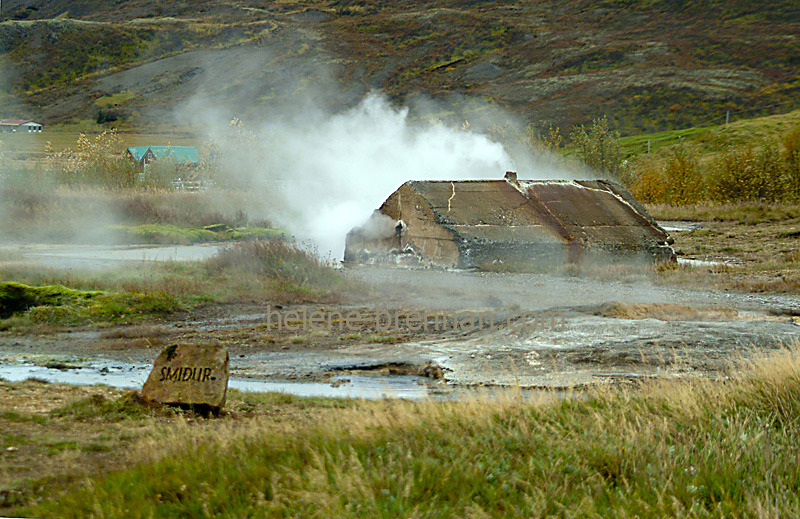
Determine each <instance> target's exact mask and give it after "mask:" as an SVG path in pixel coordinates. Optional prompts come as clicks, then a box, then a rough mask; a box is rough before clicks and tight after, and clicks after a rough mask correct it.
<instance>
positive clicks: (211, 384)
mask: <svg viewBox="0 0 800 519" xmlns="http://www.w3.org/2000/svg"><path fill="white" fill-rule="evenodd" d="M228 361H229V356H228V349H227V348H226V347H224V346H222V345H219V344H183V345H180V346H178V345H174V344H173V345H170V346H167V347H166V348H164V350H163V351H162V352H161V353H160V354H159V355H158V357H157V358H156V360H155V362H154V364H153V371H151V372H150V376H149V377H147V381H146V382H145V383H144V387H142V398H144V399H145V400H150V401H154V402H161V403H163V404H175V405H181V406H188V407H192V408H195V409H198V410H208V411H211V412H213V413H214V414H216V413H219V411H220V410H221V409H222V407H223V406H224V405H225V394H226V393H227V391H228Z"/></svg>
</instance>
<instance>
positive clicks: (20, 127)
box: [0, 119, 42, 133]
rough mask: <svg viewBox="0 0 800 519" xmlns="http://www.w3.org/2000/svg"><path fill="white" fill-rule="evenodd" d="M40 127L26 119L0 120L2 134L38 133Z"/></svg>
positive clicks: (40, 129)
mask: <svg viewBox="0 0 800 519" xmlns="http://www.w3.org/2000/svg"><path fill="white" fill-rule="evenodd" d="M41 131H42V125H41V124H39V123H37V122H34V121H31V120H28V119H0V132H2V133H11V132H16V133H39V132H41Z"/></svg>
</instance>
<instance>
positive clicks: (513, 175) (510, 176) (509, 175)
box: [503, 171, 517, 184]
mask: <svg viewBox="0 0 800 519" xmlns="http://www.w3.org/2000/svg"><path fill="white" fill-rule="evenodd" d="M503 178H504V179H505V181H506V182H512V183H514V184H516V183H517V172H516V171H506V176H505V177H503Z"/></svg>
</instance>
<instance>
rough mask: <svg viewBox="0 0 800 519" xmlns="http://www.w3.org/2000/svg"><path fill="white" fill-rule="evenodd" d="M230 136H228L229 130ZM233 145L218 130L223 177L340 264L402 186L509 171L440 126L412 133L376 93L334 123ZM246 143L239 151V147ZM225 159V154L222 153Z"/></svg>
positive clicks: (483, 140) (262, 132) (269, 124)
mask: <svg viewBox="0 0 800 519" xmlns="http://www.w3.org/2000/svg"><path fill="white" fill-rule="evenodd" d="M228 130H230V129H228ZM243 134H244V135H242V136H240V137H239V139H238V140H239V142H238V143H237V142H231V141H230V140H229V137H226V135H227V136H229V135H230V131H228V132H226V131H224V129H222V128H218V129H216V130H214V131H213V132H212V138H214V139H215V140H216V141H217V142H222V143H224V144H222V145H221V148H222V150H223V153H222V161H221V163H222V164H223V166H224V168H225V171H226V174H228V175H230V176H231V177H234V178H236V179H237V182H238V183H239V184H240V185H245V186H247V187H249V188H250V189H251V190H253V192H254V193H256V197H257V198H259V199H260V200H261V201H262V206H261V210H262V211H263V214H265V215H268V216H269V217H270V218H271V219H272V220H273V221H274V222H276V223H277V224H279V225H280V226H282V227H283V228H285V229H288V230H289V231H291V232H292V233H294V234H295V236H296V237H298V238H299V239H301V240H309V241H311V242H313V243H314V244H316V245H317V246H318V247H319V249H320V252H323V253H330V254H331V255H332V256H333V257H334V258H340V257H341V256H342V252H343V250H344V241H345V235H346V234H347V232H348V231H349V230H350V229H352V228H353V227H355V226H357V225H361V224H363V223H364V222H365V221H366V220H367V218H368V217H369V216H370V214H371V213H372V212H373V211H374V210H375V209H377V208H378V207H379V206H380V204H381V203H382V202H383V200H385V199H386V197H388V195H390V194H391V193H392V192H393V191H394V190H395V189H397V188H398V187H399V186H400V185H401V184H402V183H403V182H405V181H407V180H422V179H428V180H451V179H479V178H501V177H502V174H503V173H504V172H505V171H506V170H509V169H513V168H514V161H513V160H512V159H511V157H510V156H509V154H508V153H507V152H506V150H505V149H504V148H503V146H502V145H500V144H498V143H496V142H493V141H491V140H490V139H489V138H488V137H486V136H485V135H481V134H478V133H471V132H468V131H463V130H461V129H455V128H450V127H447V126H446V125H444V124H443V123H441V122H436V123H422V124H413V123H412V122H411V121H410V120H409V109H408V108H395V107H392V106H391V105H390V103H389V102H388V101H387V99H386V98H385V97H384V96H382V95H380V94H378V93H371V94H369V95H367V96H366V97H365V98H364V99H363V100H362V101H361V102H360V103H359V104H358V105H357V106H355V107H353V108H351V109H348V110H346V111H343V112H341V113H338V114H332V115H326V114H324V113H321V112H312V113H309V112H306V113H304V114H303V115H302V116H294V117H290V118H284V117H281V118H280V119H278V120H267V121H265V122H263V123H261V124H260V125H259V126H256V127H252V129H251V126H250V123H247V125H246V126H245V131H244V132H243ZM242 142H246V145H242ZM225 150H227V152H226V151H225Z"/></svg>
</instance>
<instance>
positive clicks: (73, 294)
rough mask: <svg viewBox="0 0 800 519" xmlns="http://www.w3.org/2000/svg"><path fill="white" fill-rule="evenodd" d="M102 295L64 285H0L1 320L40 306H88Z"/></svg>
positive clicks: (9, 283) (6, 283)
mask: <svg viewBox="0 0 800 519" xmlns="http://www.w3.org/2000/svg"><path fill="white" fill-rule="evenodd" d="M100 294H102V292H96V291H84V290H74V289H71V288H67V287H65V286H63V285H49V286H41V287H31V286H28V285H23V284H22V283H14V282H5V283H0V318H4V319H5V318H7V317H10V316H11V315H13V314H15V313H17V312H25V311H27V310H28V309H30V308H34V307H38V306H65V305H86V304H87V303H88V302H89V301H91V300H92V299H94V298H95V297H97V296H99V295H100Z"/></svg>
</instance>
